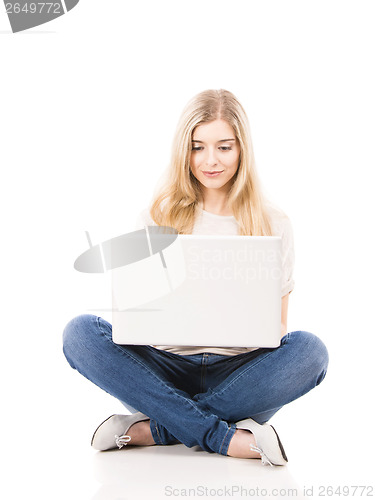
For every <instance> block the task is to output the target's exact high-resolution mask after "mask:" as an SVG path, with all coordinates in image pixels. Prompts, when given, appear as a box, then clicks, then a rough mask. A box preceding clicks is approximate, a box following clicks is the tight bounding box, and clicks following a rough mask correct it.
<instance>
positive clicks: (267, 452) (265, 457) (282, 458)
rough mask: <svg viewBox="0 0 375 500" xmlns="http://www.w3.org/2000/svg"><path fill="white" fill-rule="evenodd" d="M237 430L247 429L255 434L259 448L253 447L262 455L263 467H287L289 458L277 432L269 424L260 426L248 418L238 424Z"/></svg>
mask: <svg viewBox="0 0 375 500" xmlns="http://www.w3.org/2000/svg"><path fill="white" fill-rule="evenodd" d="M236 427H237V429H246V430H248V431H250V432H252V433H253V434H254V438H255V442H256V444H257V446H253V445H251V446H250V448H251V450H253V451H256V452H258V453H260V456H261V458H262V464H263V465H271V466H272V465H285V464H286V463H287V462H288V458H287V456H286V454H285V451H284V448H283V445H282V444H281V441H280V438H279V436H278V435H277V432H276V431H275V429H274V428H273V427H272V425H269V424H263V425H261V424H258V423H257V422H255V420H253V419H251V418H247V419H245V420H240V421H239V422H236Z"/></svg>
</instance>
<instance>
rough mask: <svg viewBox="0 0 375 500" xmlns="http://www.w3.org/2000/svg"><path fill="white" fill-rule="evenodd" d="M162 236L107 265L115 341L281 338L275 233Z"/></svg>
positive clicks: (274, 341) (246, 342)
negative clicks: (140, 252)
mask: <svg viewBox="0 0 375 500" xmlns="http://www.w3.org/2000/svg"><path fill="white" fill-rule="evenodd" d="M148 229H150V230H151V227H149V228H148ZM153 230H155V229H154V228H153ZM146 232H147V227H146ZM147 236H149V235H148V234H147ZM163 238H164V239H162V240H161V243H160V242H159V244H155V245H154V249H155V251H153V249H152V246H151V245H150V246H149V254H148V255H149V256H148V257H147V258H145V257H144V256H143V258H142V259H141V260H139V261H137V262H134V261H133V262H132V264H131V265H126V266H122V267H118V268H115V269H112V300H113V304H112V332H113V333H112V334H113V341H114V342H115V343H116V344H135V345H184V346H188V345H191V346H223V347H225V346H228V347H277V346H279V345H280V338H281V333H280V328H281V237H277V236H238V235H237V236H212V235H207V236H201V235H171V236H170V239H169V240H166V239H165V235H164V236H163ZM148 241H149V242H150V238H148ZM152 241H155V234H154V235H153V239H152ZM133 260H134V259H133Z"/></svg>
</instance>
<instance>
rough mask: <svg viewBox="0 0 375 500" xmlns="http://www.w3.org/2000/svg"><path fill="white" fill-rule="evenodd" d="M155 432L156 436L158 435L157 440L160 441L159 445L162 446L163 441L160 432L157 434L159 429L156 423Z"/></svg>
mask: <svg viewBox="0 0 375 500" xmlns="http://www.w3.org/2000/svg"><path fill="white" fill-rule="evenodd" d="M155 430H156V432H157V435H158V438H159V441H160V443H159V444H164V443H163V440H162V438H161V435H160V432H159V427H158V424H157V423H156V422H155Z"/></svg>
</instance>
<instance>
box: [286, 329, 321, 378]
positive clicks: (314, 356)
mask: <svg viewBox="0 0 375 500" xmlns="http://www.w3.org/2000/svg"><path fill="white" fill-rule="evenodd" d="M291 335H293V337H294V340H295V342H297V344H299V348H300V349H301V351H302V352H303V356H304V359H305V360H306V362H307V363H308V368H309V371H310V373H311V376H312V377H313V378H314V379H315V383H316V385H319V384H320V383H321V382H322V380H323V379H324V377H325V376H326V373H327V368H328V362H329V355H328V350H327V347H326V346H325V344H324V342H323V341H322V340H321V339H320V338H319V337H317V336H316V335H314V334H313V333H310V332H306V331H298V332H293V334H291Z"/></svg>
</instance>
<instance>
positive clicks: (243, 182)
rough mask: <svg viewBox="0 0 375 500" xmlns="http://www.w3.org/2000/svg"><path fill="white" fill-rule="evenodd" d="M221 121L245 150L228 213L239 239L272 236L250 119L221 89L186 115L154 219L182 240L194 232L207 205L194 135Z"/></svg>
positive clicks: (203, 96)
mask: <svg viewBox="0 0 375 500" xmlns="http://www.w3.org/2000/svg"><path fill="white" fill-rule="evenodd" d="M217 119H222V120H225V121H226V122H228V123H229V125H231V127H232V128H233V131H234V134H235V136H236V138H237V139H238V141H239V144H240V159H239V166H238V169H237V172H236V174H235V175H234V177H233V184H232V186H231V188H230V191H229V194H228V207H229V208H230V209H231V211H232V213H233V215H234V217H235V219H236V221H237V223H238V225H239V234H241V235H260V236H267V235H271V234H272V230H271V226H270V219H269V216H268V213H267V209H266V200H265V198H264V196H263V194H262V191H261V187H260V181H259V179H258V175H257V172H256V167H255V159H254V153H253V145H252V140H251V135H250V126H249V122H248V118H247V116H246V113H245V110H244V109H243V107H242V106H241V104H240V103H239V101H238V100H237V99H236V97H235V96H234V95H233V94H232V93H231V92H229V91H228V90H222V89H221V90H205V91H204V92H201V93H199V94H197V95H196V96H195V97H193V99H191V100H190V101H189V102H188V104H187V106H186V107H185V109H184V110H183V112H182V115H181V118H180V120H179V122H178V125H177V129H176V133H175V136H174V140H173V143H172V155H171V161H170V164H169V167H168V170H167V172H166V178H165V180H164V182H163V184H162V186H161V187H160V188H159V190H158V192H157V193H156V195H154V199H153V201H152V204H151V207H150V215H151V217H152V219H153V220H154V221H155V222H156V224H158V225H159V226H171V227H173V228H175V229H176V230H177V231H178V232H179V233H180V234H190V233H191V232H192V230H193V227H194V222H195V216H196V208H197V205H198V202H199V201H201V200H202V191H201V189H200V184H199V182H198V181H197V179H196V178H195V177H194V175H193V174H192V172H191V170H190V165H189V163H190V155H191V151H192V137H193V132H194V130H195V128H196V127H197V126H198V125H200V124H202V123H207V122H211V121H214V120H217Z"/></svg>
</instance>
